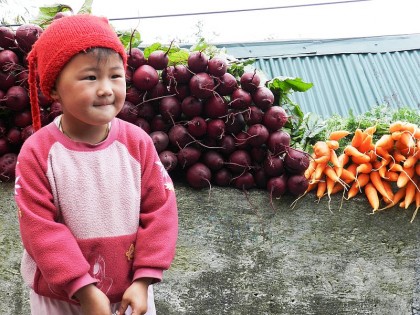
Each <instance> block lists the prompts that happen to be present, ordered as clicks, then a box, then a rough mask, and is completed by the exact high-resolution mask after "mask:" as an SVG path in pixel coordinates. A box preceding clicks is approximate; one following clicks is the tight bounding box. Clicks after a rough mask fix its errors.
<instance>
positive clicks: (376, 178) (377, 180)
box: [369, 171, 394, 202]
mask: <svg viewBox="0 0 420 315" xmlns="http://www.w3.org/2000/svg"><path fill="white" fill-rule="evenodd" d="M369 176H370V181H371V183H372V184H373V186H374V187H375V188H376V190H377V191H378V192H379V193H380V194H381V195H382V197H384V198H385V199H386V200H389V201H390V202H392V198H393V197H394V195H393V194H392V195H390V192H389V191H387V189H386V188H385V187H384V184H383V182H382V179H381V176H380V175H379V173H378V172H375V171H373V172H370V175H369Z"/></svg>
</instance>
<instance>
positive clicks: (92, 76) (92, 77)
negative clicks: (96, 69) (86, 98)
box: [85, 75, 96, 81]
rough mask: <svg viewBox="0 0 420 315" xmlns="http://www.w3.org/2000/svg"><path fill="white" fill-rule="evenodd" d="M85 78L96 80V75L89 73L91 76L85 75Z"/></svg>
mask: <svg viewBox="0 0 420 315" xmlns="http://www.w3.org/2000/svg"><path fill="white" fill-rule="evenodd" d="M85 80H89V81H95V80H96V77H95V76H94V75H89V76H87V77H85Z"/></svg>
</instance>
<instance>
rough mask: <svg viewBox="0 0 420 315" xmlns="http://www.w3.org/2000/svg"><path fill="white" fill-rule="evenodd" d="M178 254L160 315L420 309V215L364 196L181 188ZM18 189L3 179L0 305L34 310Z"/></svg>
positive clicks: (161, 290)
mask: <svg viewBox="0 0 420 315" xmlns="http://www.w3.org/2000/svg"><path fill="white" fill-rule="evenodd" d="M175 187H176V191H177V196H178V203H179V216H180V235H179V242H178V248H177V256H176V258H175V261H174V263H173V266H172V268H171V269H170V270H169V271H167V272H166V273H165V278H164V281H163V282H162V283H160V284H158V285H156V286H155V294H156V304H157V309H158V313H159V314H161V315H175V314H177V315H179V314H186V315H193V314H194V315H205V314H211V315H219V314H232V315H248V314H258V315H263V314H293V315H295V314H323V315H328V314H381V315H383V314H398V315H404V314H420V258H419V257H420V255H419V245H418V242H419V231H420V216H419V217H418V218H417V220H415V221H414V222H413V223H412V224H410V219H411V215H412V212H413V211H412V209H409V210H405V211H404V210H401V209H398V208H396V209H391V210H389V211H386V212H383V213H378V214H374V215H372V214H370V207H369V205H368V203H367V201H366V200H365V199H364V197H357V198H355V199H354V200H352V201H344V203H343V207H342V208H341V210H339V207H340V198H339V196H334V197H333V199H332V201H331V204H330V207H331V211H330V210H329V209H328V202H327V199H325V200H321V202H320V203H317V202H316V201H315V197H314V195H308V196H306V197H305V198H302V199H301V200H300V201H299V202H298V203H297V205H296V207H294V208H291V207H290V204H291V203H292V201H293V200H294V198H292V197H290V196H286V197H284V198H282V199H281V200H274V206H275V209H276V210H275V211H273V209H272V207H271V206H270V198H269V195H268V193H267V192H266V191H261V190H251V191H250V192H249V193H248V194H247V196H248V197H246V195H245V194H244V193H243V192H241V191H239V190H237V189H235V188H218V187H213V188H212V190H211V191H210V192H209V191H208V190H201V191H197V190H193V189H191V188H189V187H187V186H186V185H184V184H182V183H176V185H175ZM12 193H13V185H12V184H4V183H3V184H0V204H1V211H0V279H1V284H0V309H1V310H2V314H19V315H21V314H29V311H28V303H27V292H26V289H25V288H24V286H23V284H22V281H21V278H20V274H19V262H20V253H21V245H20V240H19V231H18V225H17V220H16V208H15V205H14V202H13V195H12Z"/></svg>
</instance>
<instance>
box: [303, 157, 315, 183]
mask: <svg viewBox="0 0 420 315" xmlns="http://www.w3.org/2000/svg"><path fill="white" fill-rule="evenodd" d="M315 168H316V162H315V161H314V160H311V161H310V162H309V166H308V168H307V169H306V170H305V172H304V173H303V174H304V176H305V177H306V178H307V179H310V178H311V176H312V174H313V173H314V171H315Z"/></svg>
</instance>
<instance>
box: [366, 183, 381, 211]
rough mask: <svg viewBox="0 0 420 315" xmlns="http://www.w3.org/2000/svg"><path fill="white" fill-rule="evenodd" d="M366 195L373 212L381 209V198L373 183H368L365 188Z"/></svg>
mask: <svg viewBox="0 0 420 315" xmlns="http://www.w3.org/2000/svg"><path fill="white" fill-rule="evenodd" d="M365 195H366V197H367V199H368V201H369V203H370V205H371V206H372V208H373V212H375V211H377V210H378V209H379V196H378V191H377V190H376V188H375V186H373V184H372V183H367V184H366V186H365Z"/></svg>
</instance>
